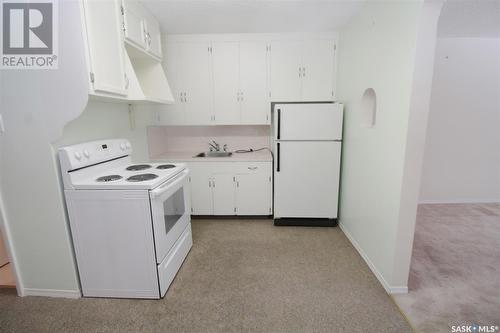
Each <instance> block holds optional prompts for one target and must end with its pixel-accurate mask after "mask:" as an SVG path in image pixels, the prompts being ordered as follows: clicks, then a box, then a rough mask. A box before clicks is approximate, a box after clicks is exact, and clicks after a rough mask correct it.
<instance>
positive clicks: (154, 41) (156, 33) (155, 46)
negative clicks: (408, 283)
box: [145, 15, 162, 59]
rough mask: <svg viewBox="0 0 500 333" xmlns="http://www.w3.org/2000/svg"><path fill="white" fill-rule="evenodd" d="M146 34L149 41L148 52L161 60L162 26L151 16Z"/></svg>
mask: <svg viewBox="0 0 500 333" xmlns="http://www.w3.org/2000/svg"><path fill="white" fill-rule="evenodd" d="M145 25H146V33H147V39H148V52H149V53H151V54H152V55H154V56H155V57H158V58H160V59H161V57H162V51H161V31H160V24H159V23H158V21H156V20H155V18H154V17H152V16H151V15H147V19H146V23H145Z"/></svg>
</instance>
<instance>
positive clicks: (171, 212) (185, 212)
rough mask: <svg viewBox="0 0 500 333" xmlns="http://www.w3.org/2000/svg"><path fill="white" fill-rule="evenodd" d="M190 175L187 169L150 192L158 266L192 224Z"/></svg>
mask: <svg viewBox="0 0 500 333" xmlns="http://www.w3.org/2000/svg"><path fill="white" fill-rule="evenodd" d="M188 174H189V170H188V169H185V170H183V171H181V172H180V173H178V174H177V175H176V176H174V177H173V178H172V179H169V180H168V181H166V182H165V183H163V184H161V185H160V186H158V187H157V188H155V189H154V190H152V191H150V192H149V198H150V200H151V214H152V218H153V231H154V239H155V249H156V262H157V263H158V264H159V263H161V262H162V260H163V258H165V256H166V255H167V253H168V251H169V250H170V249H171V248H172V246H173V245H174V243H175V241H176V240H177V239H178V238H179V237H180V236H181V234H182V232H183V231H184V229H186V227H187V225H188V224H189V223H190V222H191V213H190V212H191V207H190V201H189V186H187V184H188Z"/></svg>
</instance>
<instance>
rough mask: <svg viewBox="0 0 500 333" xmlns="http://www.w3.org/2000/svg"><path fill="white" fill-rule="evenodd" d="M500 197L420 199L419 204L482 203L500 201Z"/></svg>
mask: <svg viewBox="0 0 500 333" xmlns="http://www.w3.org/2000/svg"><path fill="white" fill-rule="evenodd" d="M499 202H500V198H496V199H491V198H489V199H484V198H483V199H455V200H419V202H418V204H419V205H439V204H441V205H445V204H480V203H499Z"/></svg>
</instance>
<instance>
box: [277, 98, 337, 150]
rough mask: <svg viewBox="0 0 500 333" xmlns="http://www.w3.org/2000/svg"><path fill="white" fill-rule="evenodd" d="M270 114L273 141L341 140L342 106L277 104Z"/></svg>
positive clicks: (335, 104) (327, 104)
mask: <svg viewBox="0 0 500 333" xmlns="http://www.w3.org/2000/svg"><path fill="white" fill-rule="evenodd" d="M273 114H274V115H273V117H274V119H273V120H274V121H273V124H274V139H275V140H285V141H287V140H312V141H314V140H341V139H342V118H343V104H339V103H333V104H332V103H301V104H276V105H275V106H274V112H273Z"/></svg>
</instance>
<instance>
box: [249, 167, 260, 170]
mask: <svg viewBox="0 0 500 333" xmlns="http://www.w3.org/2000/svg"><path fill="white" fill-rule="evenodd" d="M258 168H259V167H248V170H257V169H258Z"/></svg>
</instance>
